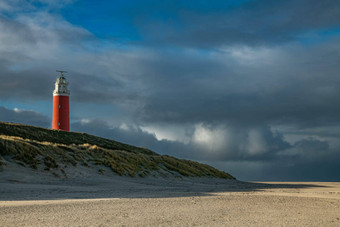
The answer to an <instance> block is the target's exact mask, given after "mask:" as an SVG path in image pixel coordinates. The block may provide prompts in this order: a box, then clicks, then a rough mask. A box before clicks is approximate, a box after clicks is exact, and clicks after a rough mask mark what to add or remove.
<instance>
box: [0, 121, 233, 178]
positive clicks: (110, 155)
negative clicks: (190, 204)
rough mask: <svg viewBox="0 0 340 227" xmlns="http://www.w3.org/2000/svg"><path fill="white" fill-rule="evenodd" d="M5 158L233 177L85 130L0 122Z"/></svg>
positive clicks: (0, 159) (45, 165) (139, 172)
mask: <svg viewBox="0 0 340 227" xmlns="http://www.w3.org/2000/svg"><path fill="white" fill-rule="evenodd" d="M4 160H6V161H13V162H16V163H18V164H20V165H23V166H29V167H31V168H33V169H40V168H42V169H44V170H46V171H48V170H51V169H56V170H60V171H61V172H62V173H64V171H63V168H65V167H67V166H77V165H83V166H87V167H91V166H95V165H97V166H99V167H100V169H99V170H98V172H99V173H100V174H104V173H105V169H104V167H108V168H110V169H111V170H112V171H114V172H115V173H117V174H118V175H121V176H131V177H134V176H140V177H144V176H147V175H150V174H152V173H155V172H159V173H160V172H166V173H168V174H180V175H182V176H187V177H197V176H198V177H219V178H228V179H234V177H232V176H231V175H229V174H228V173H225V172H222V171H219V170H217V169H215V168H213V167H211V166H208V165H204V164H201V163H198V162H194V161H189V160H180V159H176V158H174V157H171V156H167V155H159V154H157V153H155V152H152V151H150V150H148V149H146V148H140V147H135V146H131V145H128V144H123V143H119V142H116V141H113V140H108V139H104V138H100V137H97V136H92V135H88V134H85V133H76V132H64V131H55V130H49V129H43V128H38V127H32V126H26V125H19V124H11V123H1V122H0V166H1V165H3V163H4Z"/></svg>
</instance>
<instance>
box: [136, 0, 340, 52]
mask: <svg viewBox="0 0 340 227" xmlns="http://www.w3.org/2000/svg"><path fill="white" fill-rule="evenodd" d="M152 3H154V1H147V3H145V2H143V4H144V7H143V6H141V7H137V10H134V14H132V13H131V14H132V15H133V16H135V17H136V24H137V26H138V28H139V30H140V32H141V33H142V34H143V37H144V39H145V40H147V41H150V42H151V43H152V45H154V44H162V45H164V44H165V43H166V44H170V43H171V44H175V45H180V46H190V47H203V48H212V47H219V46H223V45H234V44H246V45H268V44H278V43H284V42H287V41H295V40H296V39H300V38H303V36H304V35H308V33H315V34H317V33H318V31H324V30H328V29H334V28H339V23H340V16H339V15H340V5H339V3H338V1H337V0H326V1H319V0H312V1H310V0H298V1H294V0H288V1H271V0H262V1H260V0H258V1H245V2H244V3H243V4H234V5H233V4H227V3H226V4H224V3H220V1H200V2H195V3H196V4H195V6H193V5H192V4H190V3H188V1H181V0H179V1H174V3H172V4H169V2H159V1H157V4H156V3H154V4H152ZM146 6H147V7H148V9H147V10H145V8H146Z"/></svg>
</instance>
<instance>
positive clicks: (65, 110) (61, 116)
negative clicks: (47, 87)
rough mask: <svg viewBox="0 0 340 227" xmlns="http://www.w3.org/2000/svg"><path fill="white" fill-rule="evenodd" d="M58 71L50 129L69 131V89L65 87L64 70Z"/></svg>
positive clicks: (66, 83)
mask: <svg viewBox="0 0 340 227" xmlns="http://www.w3.org/2000/svg"><path fill="white" fill-rule="evenodd" d="M57 72H59V73H60V75H59V77H58V78H57V80H56V81H55V89H54V91H53V119H52V129H57V130H64V131H70V104H69V97H70V91H69V90H68V89H67V85H68V82H67V81H66V78H65V77H64V73H67V72H66V71H57Z"/></svg>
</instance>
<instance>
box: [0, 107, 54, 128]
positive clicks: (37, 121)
mask: <svg viewBox="0 0 340 227" xmlns="http://www.w3.org/2000/svg"><path fill="white" fill-rule="evenodd" d="M0 121H3V122H12V123H20V124H28V125H34V126H40V127H44V128H47V127H50V125H51V119H49V118H48V117H46V116H45V115H42V114H40V113H37V112H34V111H30V110H19V109H14V110H10V109H7V108H5V107H2V106H0Z"/></svg>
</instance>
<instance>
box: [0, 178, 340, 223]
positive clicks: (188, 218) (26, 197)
mask: <svg viewBox="0 0 340 227" xmlns="http://www.w3.org/2000/svg"><path fill="white" fill-rule="evenodd" d="M5 173H6V172H5ZM8 176H9V175H7V176H6V174H2V175H1V178H0V220H1V222H0V226H340V183H339V182H308V183H306V182H241V181H235V180H223V179H211V178H157V177H148V178H127V177H118V176H110V177H108V176H97V177H93V176H92V178H86V176H83V178H77V179H76V178H72V179H53V178H48V179H49V180H48V181H47V180H46V179H47V178H46V179H45V178H44V176H43V175H40V176H39V177H37V176H35V177H34V178H33V175H27V174H26V175H25V176H26V178H24V177H21V179H20V178H19V175H15V174H13V173H12V175H11V179H9V178H8ZM15 176H17V178H16V177H15ZM30 177H31V178H30ZM46 177H47V176H46ZM33 179H35V181H34V180H33ZM42 180H44V183H42Z"/></svg>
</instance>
